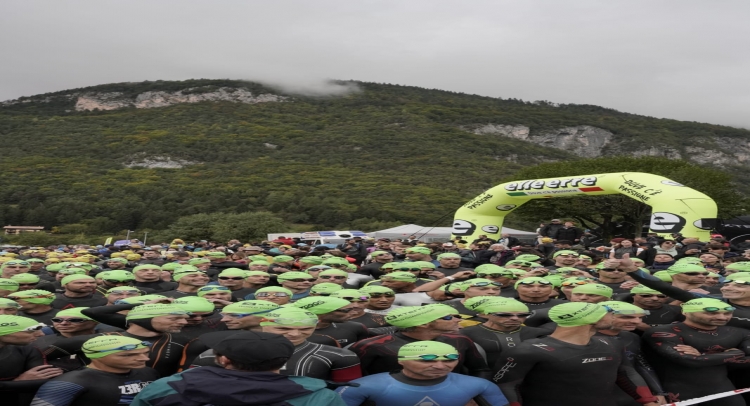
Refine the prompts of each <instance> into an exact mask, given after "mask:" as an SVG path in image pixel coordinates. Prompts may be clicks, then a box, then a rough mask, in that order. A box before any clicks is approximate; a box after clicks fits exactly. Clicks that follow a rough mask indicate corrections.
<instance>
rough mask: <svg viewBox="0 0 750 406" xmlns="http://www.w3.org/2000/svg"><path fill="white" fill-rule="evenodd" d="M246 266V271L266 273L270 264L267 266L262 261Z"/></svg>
mask: <svg viewBox="0 0 750 406" xmlns="http://www.w3.org/2000/svg"><path fill="white" fill-rule="evenodd" d="M247 266H248V269H249V270H251V271H261V272H267V271H268V268H269V267H270V266H271V264H269V263H268V262H267V261H265V260H264V261H253V262H250V263H249V264H248V265H247Z"/></svg>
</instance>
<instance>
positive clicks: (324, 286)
mask: <svg viewBox="0 0 750 406" xmlns="http://www.w3.org/2000/svg"><path fill="white" fill-rule="evenodd" d="M341 289H344V288H343V287H342V286H341V285H339V284H336V283H329V282H324V283H319V284H317V285H313V287H312V288H311V289H310V293H323V294H331V293H333V292H335V291H337V290H341Z"/></svg>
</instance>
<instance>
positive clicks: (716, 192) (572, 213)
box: [501, 157, 746, 238]
mask: <svg viewBox="0 0 750 406" xmlns="http://www.w3.org/2000/svg"><path fill="white" fill-rule="evenodd" d="M610 172H646V173H653V174H655V175H661V176H664V177H666V178H669V179H672V180H674V181H677V182H680V183H682V184H683V185H685V186H688V187H690V188H693V189H696V190H698V191H700V192H702V193H705V194H706V195H708V196H709V197H711V198H712V199H714V201H716V204H717V206H718V208H719V217H721V218H729V217H734V216H735V215H737V214H738V213H740V212H741V210H742V206H743V205H744V204H745V203H746V199H745V198H744V197H743V196H742V195H740V194H739V193H738V192H737V188H736V186H735V185H733V184H732V178H731V176H730V175H729V174H727V173H725V172H721V171H718V170H715V169H711V168H706V167H703V166H699V165H695V164H691V163H689V162H687V161H682V160H672V159H665V158H654V157H643V158H631V157H607V158H596V159H583V160H577V161H568V162H554V163H545V164H541V165H536V166H533V167H529V168H526V169H522V170H520V171H518V172H517V173H516V174H514V175H513V177H512V178H506V179H504V180H502V181H501V183H504V182H509V181H511V180H520V179H542V178H553V177H559V176H578V175H589V174H596V173H610ZM650 212H651V207H650V206H648V205H646V204H644V203H641V202H639V201H637V200H635V199H631V198H630V197H627V196H624V195H607V196H581V197H571V198H555V199H536V200H531V201H529V202H528V203H526V204H524V205H523V206H521V207H520V208H518V209H516V210H515V211H514V212H513V216H518V217H520V218H521V219H523V220H526V221H535V222H537V223H538V222H546V221H548V220H549V219H551V218H570V219H575V220H577V221H578V223H579V224H581V225H582V226H583V227H586V228H591V229H594V228H599V229H600V230H601V234H602V236H603V237H605V238H611V237H613V236H618V235H623V236H633V235H636V236H638V235H640V234H641V230H642V228H643V225H644V224H647V223H648V217H649V215H650Z"/></svg>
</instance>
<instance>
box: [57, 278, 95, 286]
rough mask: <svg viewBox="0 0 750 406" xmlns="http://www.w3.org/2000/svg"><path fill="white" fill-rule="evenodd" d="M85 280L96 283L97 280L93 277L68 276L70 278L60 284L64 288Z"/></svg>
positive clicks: (63, 279)
mask: <svg viewBox="0 0 750 406" xmlns="http://www.w3.org/2000/svg"><path fill="white" fill-rule="evenodd" d="M84 280H85V281H93V282H96V279H94V278H92V277H90V276H88V275H68V276H66V277H64V278H62V280H60V284H61V285H62V286H65V285H67V284H69V283H70V282H73V281H84Z"/></svg>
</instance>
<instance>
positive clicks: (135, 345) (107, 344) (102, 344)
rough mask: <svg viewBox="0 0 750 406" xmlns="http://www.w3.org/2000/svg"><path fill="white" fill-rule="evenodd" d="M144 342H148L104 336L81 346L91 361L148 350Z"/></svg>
mask: <svg viewBox="0 0 750 406" xmlns="http://www.w3.org/2000/svg"><path fill="white" fill-rule="evenodd" d="M144 342H146V341H141V340H139V339H137V338H132V337H125V336H116V335H103V336H97V337H94V338H90V339H88V340H86V341H85V342H84V343H83V345H82V346H81V351H82V352H83V354H84V355H86V356H87V357H88V358H89V359H97V358H102V357H106V356H107V355H112V354H114V353H118V352H121V351H130V350H139V349H141V348H148V345H146V344H143V343H144ZM149 345H150V343H149Z"/></svg>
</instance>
